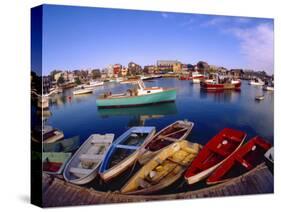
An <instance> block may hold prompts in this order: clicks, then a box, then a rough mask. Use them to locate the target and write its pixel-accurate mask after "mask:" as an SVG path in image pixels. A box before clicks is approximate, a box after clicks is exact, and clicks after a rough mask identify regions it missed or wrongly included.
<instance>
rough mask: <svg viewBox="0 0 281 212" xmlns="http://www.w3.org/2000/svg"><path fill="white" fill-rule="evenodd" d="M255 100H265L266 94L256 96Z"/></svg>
mask: <svg viewBox="0 0 281 212" xmlns="http://www.w3.org/2000/svg"><path fill="white" fill-rule="evenodd" d="M255 100H258V101H261V100H264V95H258V96H256V97H255Z"/></svg>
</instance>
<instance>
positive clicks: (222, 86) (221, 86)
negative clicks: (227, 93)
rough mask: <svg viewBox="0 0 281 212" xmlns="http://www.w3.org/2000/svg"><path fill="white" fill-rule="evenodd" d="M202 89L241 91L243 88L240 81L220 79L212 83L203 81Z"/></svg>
mask: <svg viewBox="0 0 281 212" xmlns="http://www.w3.org/2000/svg"><path fill="white" fill-rule="evenodd" d="M200 85H201V88H202V89H204V90H207V91H220V90H239V89H240V87H241V81H240V80H233V79H228V78H222V77H221V79H220V78H219V76H218V77H217V79H214V80H212V81H202V82H201V83H200Z"/></svg>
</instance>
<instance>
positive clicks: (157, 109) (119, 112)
mask: <svg viewBox="0 0 281 212" xmlns="http://www.w3.org/2000/svg"><path fill="white" fill-rule="evenodd" d="M98 114H99V115H100V116H101V117H103V118H110V117H112V116H130V117H131V119H130V122H129V124H128V126H137V125H140V126H144V125H145V121H146V120H149V119H159V118H163V117H164V116H167V115H172V114H177V106H176V104H175V103H174V102H172V103H164V104H157V105H150V106H140V107H130V108H108V109H98Z"/></svg>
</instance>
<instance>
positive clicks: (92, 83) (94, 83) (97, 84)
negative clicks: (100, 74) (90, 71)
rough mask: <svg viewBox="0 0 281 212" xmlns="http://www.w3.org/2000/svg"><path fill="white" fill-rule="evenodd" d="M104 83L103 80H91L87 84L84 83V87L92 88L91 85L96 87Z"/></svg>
mask: <svg viewBox="0 0 281 212" xmlns="http://www.w3.org/2000/svg"><path fill="white" fill-rule="evenodd" d="M102 85H104V82H103V81H91V82H90V83H89V84H88V85H85V86H86V88H93V87H97V86H102Z"/></svg>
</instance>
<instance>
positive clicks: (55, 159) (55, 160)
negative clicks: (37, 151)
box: [42, 152, 71, 175]
mask: <svg viewBox="0 0 281 212" xmlns="http://www.w3.org/2000/svg"><path fill="white" fill-rule="evenodd" d="M70 157H71V153H65V152H43V153H42V163H43V172H45V173H47V174H55V175H59V174H61V173H62V171H63V169H64V167H65V164H66V163H67V161H68V160H69V159H70Z"/></svg>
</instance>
